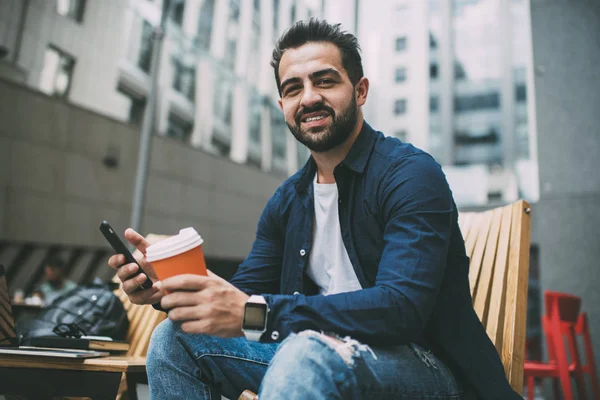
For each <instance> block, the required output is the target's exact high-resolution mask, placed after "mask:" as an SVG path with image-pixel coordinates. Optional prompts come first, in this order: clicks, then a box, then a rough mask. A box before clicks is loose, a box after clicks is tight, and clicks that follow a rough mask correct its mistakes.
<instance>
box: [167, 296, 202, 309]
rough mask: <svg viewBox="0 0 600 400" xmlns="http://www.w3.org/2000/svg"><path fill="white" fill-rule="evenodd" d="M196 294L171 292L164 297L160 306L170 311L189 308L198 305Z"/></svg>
mask: <svg viewBox="0 0 600 400" xmlns="http://www.w3.org/2000/svg"><path fill="white" fill-rule="evenodd" d="M197 293H198V292H195V293H194V292H173V293H169V294H167V295H165V297H163V299H162V301H161V302H160V305H161V306H162V308H164V309H165V310H170V309H172V308H177V307H190V306H195V305H198V304H199V301H198V296H196V294H197Z"/></svg>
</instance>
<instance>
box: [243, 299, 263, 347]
mask: <svg viewBox="0 0 600 400" xmlns="http://www.w3.org/2000/svg"><path fill="white" fill-rule="evenodd" d="M268 315H269V306H268V305H267V302H266V301H265V298H264V297H262V296H257V295H252V296H250V298H249V299H248V301H247V302H246V306H245V308H244V320H243V322H242V332H244V335H246V339H248V340H252V341H255V342H258V341H259V340H260V337H261V336H262V335H263V333H265V332H266V330H267V317H268Z"/></svg>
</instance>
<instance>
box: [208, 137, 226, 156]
mask: <svg viewBox="0 0 600 400" xmlns="http://www.w3.org/2000/svg"><path fill="white" fill-rule="evenodd" d="M211 144H212V147H213V148H214V149H215V150H216V152H217V154H218V155H220V156H221V157H229V153H231V144H230V143H224V142H222V141H221V140H219V138H218V137H217V136H216V135H214V134H213V136H212V139H211Z"/></svg>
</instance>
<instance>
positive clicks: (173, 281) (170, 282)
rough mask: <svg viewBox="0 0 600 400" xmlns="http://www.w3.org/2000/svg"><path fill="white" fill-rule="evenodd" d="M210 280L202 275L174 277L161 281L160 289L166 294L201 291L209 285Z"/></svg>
mask: <svg viewBox="0 0 600 400" xmlns="http://www.w3.org/2000/svg"><path fill="white" fill-rule="evenodd" d="M211 280H212V278H209V277H207V276H202V275H193V274H184V275H176V276H173V277H170V278H167V279H165V280H163V281H162V285H161V288H162V289H163V290H166V291H167V292H175V291H177V290H202V289H205V288H206V287H207V286H208V285H210V282H211Z"/></svg>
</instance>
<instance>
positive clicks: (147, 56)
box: [138, 21, 153, 73]
mask: <svg viewBox="0 0 600 400" xmlns="http://www.w3.org/2000/svg"><path fill="white" fill-rule="evenodd" d="M152 31H153V28H152V25H151V24H150V23H149V22H148V21H144V24H143V25H142V35H141V43H140V53H139V56H138V67H140V68H141V69H142V71H144V72H147V73H149V72H150V64H151V62H152Z"/></svg>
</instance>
